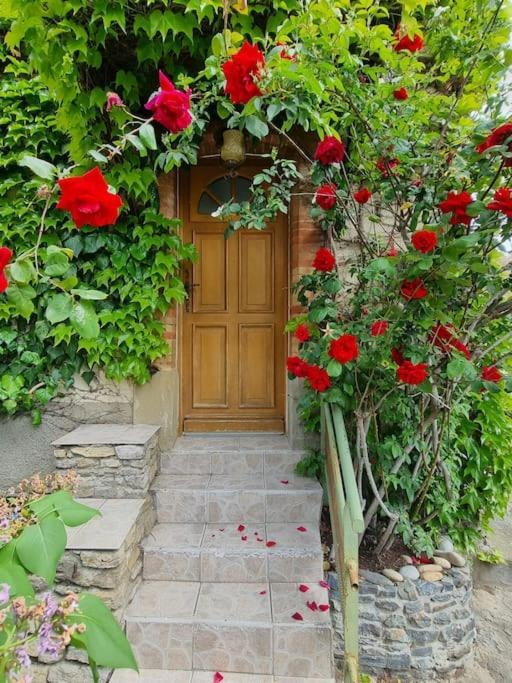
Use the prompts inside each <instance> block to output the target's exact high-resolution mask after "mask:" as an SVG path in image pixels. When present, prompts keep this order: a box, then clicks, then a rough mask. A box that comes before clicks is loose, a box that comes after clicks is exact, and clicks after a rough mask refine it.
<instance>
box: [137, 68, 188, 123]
mask: <svg viewBox="0 0 512 683" xmlns="http://www.w3.org/2000/svg"><path fill="white" fill-rule="evenodd" d="M158 79H159V81H160V90H159V91H158V92H157V93H155V94H154V95H152V96H151V97H150V98H149V100H148V102H147V104H146V105H145V108H146V109H148V110H149V111H152V112H153V118H154V119H155V121H158V123H161V124H162V126H164V127H165V128H167V130H168V131H170V132H171V133H179V132H180V131H181V130H185V128H188V127H189V126H190V124H191V123H192V114H191V113H190V96H191V92H190V90H187V91H186V92H184V91H183V90H178V89H177V88H175V87H174V85H173V83H172V82H171V81H170V80H169V79H168V78H167V76H166V75H165V74H164V73H163V71H160V72H159V74H158Z"/></svg>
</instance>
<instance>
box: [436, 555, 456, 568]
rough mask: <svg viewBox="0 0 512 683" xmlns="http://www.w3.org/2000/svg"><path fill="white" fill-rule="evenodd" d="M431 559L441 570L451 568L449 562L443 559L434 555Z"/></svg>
mask: <svg viewBox="0 0 512 683" xmlns="http://www.w3.org/2000/svg"><path fill="white" fill-rule="evenodd" d="M432 559H433V560H434V563H435V564H437V565H439V566H440V567H442V568H443V569H450V568H451V566H452V565H451V564H450V562H448V560H446V559H445V558H444V557H437V556H436V555H434V557H433V558H432Z"/></svg>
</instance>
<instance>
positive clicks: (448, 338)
mask: <svg viewBox="0 0 512 683" xmlns="http://www.w3.org/2000/svg"><path fill="white" fill-rule="evenodd" d="M428 339H429V341H430V343H431V344H434V346H437V348H438V349H441V351H444V353H449V352H450V351H451V350H453V349H455V350H456V351H459V352H460V353H462V354H464V356H466V358H468V359H469V358H470V357H471V354H470V352H469V349H468V348H467V346H466V345H465V344H463V343H462V342H461V341H459V340H458V339H457V337H456V336H455V329H454V327H453V325H441V323H438V324H437V325H434V327H433V328H432V329H431V331H430V334H429V335H428Z"/></svg>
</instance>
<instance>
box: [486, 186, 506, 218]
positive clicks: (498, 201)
mask: <svg viewBox="0 0 512 683" xmlns="http://www.w3.org/2000/svg"><path fill="white" fill-rule="evenodd" d="M487 208H488V209H491V211H501V213H504V214H505V216H507V218H512V190H511V189H510V188H509V187H499V188H498V189H497V190H496V192H495V193H494V199H493V200H492V202H489V204H487Z"/></svg>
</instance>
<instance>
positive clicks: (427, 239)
mask: <svg viewBox="0 0 512 683" xmlns="http://www.w3.org/2000/svg"><path fill="white" fill-rule="evenodd" d="M411 242H412V244H413V247H414V248H415V249H416V250H417V251H421V253H422V254H428V253H430V252H431V251H433V250H434V249H435V248H436V245H437V234H436V233H435V232H434V231H433V230H417V231H416V232H415V233H414V234H413V236H412V237H411Z"/></svg>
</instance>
